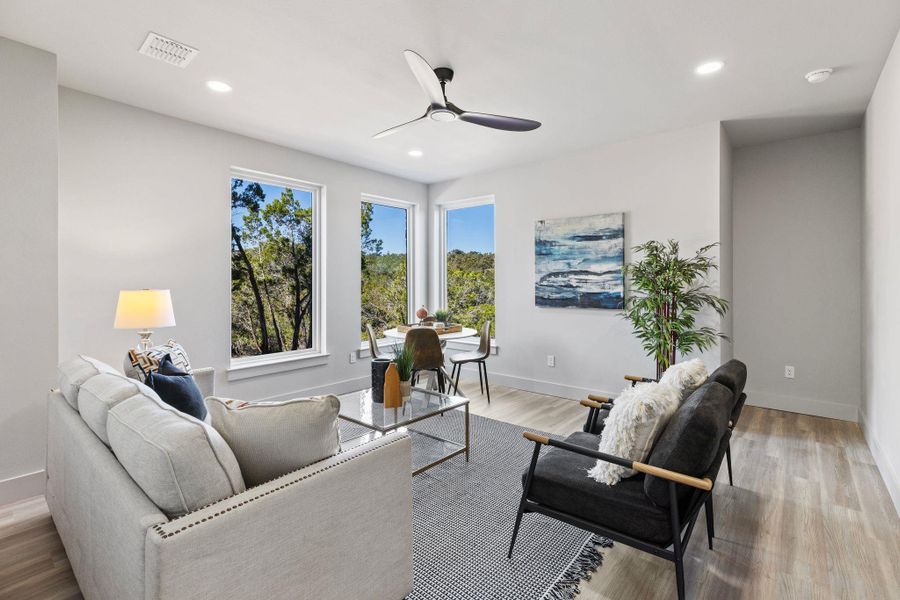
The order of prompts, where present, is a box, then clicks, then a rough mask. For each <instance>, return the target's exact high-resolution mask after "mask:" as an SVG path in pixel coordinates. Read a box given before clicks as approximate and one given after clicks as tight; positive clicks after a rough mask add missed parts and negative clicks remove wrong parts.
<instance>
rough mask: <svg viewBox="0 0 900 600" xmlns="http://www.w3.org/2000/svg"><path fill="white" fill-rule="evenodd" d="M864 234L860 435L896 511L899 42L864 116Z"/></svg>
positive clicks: (899, 480) (899, 482)
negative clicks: (876, 464)
mask: <svg viewBox="0 0 900 600" xmlns="http://www.w3.org/2000/svg"><path fill="white" fill-rule="evenodd" d="M864 135H865V200H864V203H863V211H862V230H863V240H864V245H863V261H862V264H863V285H862V289H863V321H862V325H863V326H862V332H863V333H862V356H863V400H862V407H861V410H860V416H861V418H862V425H863V431H864V432H865V434H866V439H867V440H868V442H869V447H870V448H871V449H872V454H873V456H874V457H875V460H876V462H877V463H878V467H879V469H880V470H881V475H882V477H883V478H884V480H885V483H886V484H887V486H888V489H889V491H890V493H891V497H892V498H893V499H894V506H895V507H896V509H897V511H898V512H900V435H898V432H900V399H898V394H897V389H898V383H897V382H898V372H900V368H898V359H897V353H898V351H897V340H898V339H900V310H898V305H900V302H898V298H900V242H898V239H900V238H898V233H897V226H898V224H900V36H898V39H897V41H896V42H895V43H894V49H893V50H892V51H891V54H890V56H889V57H888V60H887V63H886V64H885V65H884V70H883V71H882V73H881V78H880V79H879V81H878V85H877V86H876V88H875V93H874V94H873V96H872V100H871V102H870V103H869V107H868V109H867V110H866V119H865V125H864Z"/></svg>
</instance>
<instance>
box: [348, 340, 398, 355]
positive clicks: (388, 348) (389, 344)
mask: <svg viewBox="0 0 900 600" xmlns="http://www.w3.org/2000/svg"><path fill="white" fill-rule="evenodd" d="M375 343H376V344H378V349H379V350H382V351H384V352H385V353H387V354H392V353H393V351H394V346H395V345H396V344H402V343H403V340H397V339H393V338H381V339H379V340H375ZM356 356H357V357H359V358H370V357H371V356H372V353H371V352H369V342H360V344H359V348H358V349H357V350H356Z"/></svg>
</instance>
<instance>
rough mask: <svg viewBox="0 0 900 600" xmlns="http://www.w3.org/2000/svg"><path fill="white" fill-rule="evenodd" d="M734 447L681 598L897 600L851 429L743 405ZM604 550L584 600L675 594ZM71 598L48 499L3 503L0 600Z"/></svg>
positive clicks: (647, 560) (526, 418) (873, 497)
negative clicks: (710, 532) (711, 523)
mask: <svg viewBox="0 0 900 600" xmlns="http://www.w3.org/2000/svg"><path fill="white" fill-rule="evenodd" d="M463 390H464V391H465V392H467V393H468V394H469V396H470V397H471V398H472V405H471V409H472V412H473V413H475V414H480V415H484V416H486V417H491V418H494V419H498V420H501V421H508V422H510V423H515V424H517V425H521V426H524V427H531V428H534V429H538V430H542V431H548V432H551V433H559V434H567V433H570V432H572V431H575V430H577V429H580V428H581V424H582V422H583V419H584V416H585V410H586V409H583V408H581V407H580V406H579V405H578V404H577V403H576V402H573V401H571V400H565V399H561V398H554V397H551V396H544V395H541V394H533V393H530V392H524V391H521V390H514V389H510V388H504V387H502V386H492V387H491V404H490V405H488V404H487V401H486V399H485V398H484V397H483V396H482V395H481V394H480V393H479V390H478V383H477V382H475V383H474V384H472V383H471V382H469V383H466V384H465V385H464V386H463ZM732 451H733V457H734V469H735V485H734V487H731V486H729V485H728V479H727V475H726V473H725V469H724V467H723V469H722V472H721V473H720V476H719V480H718V481H717V482H716V487H715V491H714V494H715V502H716V536H717V537H716V539H715V548H714V550H709V549H707V546H706V528H705V524H704V519H703V516H702V515H701V516H700V518H699V519H698V521H697V526H696V528H695V530H694V534H693V536H692V539H691V543H690V546H689V548H688V552H687V556H686V561H685V571H686V578H687V592H688V597H689V598H695V599H700V598H709V599H716V600H720V599H729V598H748V599H750V598H752V599H770V598H779V599H780V598H785V599H792V598H816V599H819V598H822V599H825V598H847V599H854V600H857V599H865V598H872V599H885V600H888V599H900V518H898V516H897V513H896V511H895V509H894V507H893V505H892V504H891V500H890V497H889V495H888V492H887V489H886V488H885V485H884V482H883V481H882V479H881V476H880V475H879V473H878V470H877V468H876V467H875V464H874V461H873V459H872V455H871V454H870V452H869V449H868V447H867V446H866V443H865V440H864V439H863V437H862V434H861V433H860V430H859V427H858V426H857V425H856V424H853V423H847V422H844V421H835V420H831V419H824V418H819V417H810V416H805V415H798V414H794V413H788V412H781V411H775V410H767V409H761V408H754V407H750V406H748V407H746V408H745V409H744V414H743V415H742V416H741V422H740V423H739V424H738V427H737V430H736V432H735V436H734V438H733V440H732ZM604 554H605V559H604V563H603V566H602V567H601V568H600V569H599V570H598V571H597V572H596V574H595V575H594V576H593V578H592V579H591V580H590V581H587V582H584V583H583V584H582V593H581V595H580V596H579V598H580V599H581V600H599V599H610V600H611V599H617V600H619V599H631V598H640V599H647V600H649V599H657V598H658V599H663V598H665V599H668V598H674V597H675V576H674V569H673V567H672V563H670V562H668V561H666V560H663V559H661V558H657V557H654V556H650V555H648V554H644V553H642V552H638V551H636V550H633V549H632V548H628V547H627V546H625V545H623V544H617V545H616V546H615V547H614V548H611V549H609V550H606V551H605V552H604ZM78 597H80V594H79V592H78V587H77V584H76V583H75V579H74V577H73V575H72V573H71V570H70V569H69V565H68V561H67V560H66V556H65V552H64V551H63V548H62V544H61V542H60V540H59V537H58V536H57V534H56V530H55V529H54V527H53V522H52V520H51V519H50V515H49V513H48V512H47V505H46V503H45V502H44V499H43V498H34V499H31V500H25V501H22V502H19V503H16V504H13V505H9V506H6V507H0V599H4V600H5V599H16V600H28V599H32V598H42V599H43V598H54V599H64V598H78ZM460 600H465V599H460ZM523 600H525V599H523Z"/></svg>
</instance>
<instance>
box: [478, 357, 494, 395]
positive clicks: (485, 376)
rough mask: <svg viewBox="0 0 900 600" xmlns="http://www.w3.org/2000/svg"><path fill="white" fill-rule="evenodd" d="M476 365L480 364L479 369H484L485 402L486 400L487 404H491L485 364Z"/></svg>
mask: <svg viewBox="0 0 900 600" xmlns="http://www.w3.org/2000/svg"><path fill="white" fill-rule="evenodd" d="M478 364H480V365H481V367H482V368H483V369H484V389H485V390H487V400H488V404H490V403H491V386H490V384H489V383H488V378H487V364H486V363H484V362H480V363H478Z"/></svg>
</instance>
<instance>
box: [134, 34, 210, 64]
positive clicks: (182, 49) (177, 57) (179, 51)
mask: <svg viewBox="0 0 900 600" xmlns="http://www.w3.org/2000/svg"><path fill="white" fill-rule="evenodd" d="M138 52H140V53H141V54H143V55H145V56H149V57H150V58H155V59H156V60H161V61H163V62H167V63H169V64H170V65H175V66H176V67H181V68H182V69H183V68H185V67H186V66H188V63H189V62H191V61H192V60H194V57H195V56H197V53H198V52H199V50H197V49H196V48H191V47H190V46H187V45H185V44H182V43H181V42H176V41H175V40H170V39H169V38H167V37H164V36H161V35H159V34H158V33H153V32H152V31H151V32H150V33H148V34H147V39H146V40H144V43H143V44H141V48H140V50H138Z"/></svg>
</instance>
